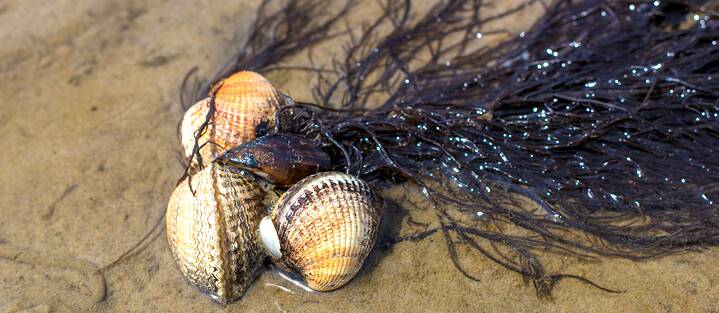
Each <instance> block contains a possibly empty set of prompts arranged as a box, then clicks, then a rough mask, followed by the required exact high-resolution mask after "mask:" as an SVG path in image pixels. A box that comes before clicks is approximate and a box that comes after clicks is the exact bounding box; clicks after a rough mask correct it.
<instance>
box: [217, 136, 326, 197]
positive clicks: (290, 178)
mask: <svg viewBox="0 0 719 313" xmlns="http://www.w3.org/2000/svg"><path fill="white" fill-rule="evenodd" d="M218 162H224V163H226V164H228V165H231V166H235V167H238V168H241V169H246V170H248V171H250V172H252V173H254V174H256V175H258V176H260V177H262V178H264V179H266V180H268V181H269V182H271V183H274V184H278V185H281V186H289V185H292V184H294V183H296V182H298V181H299V180H301V179H303V178H305V177H307V176H310V175H312V174H315V173H317V172H320V171H322V170H328V169H329V168H330V165H331V161H330V157H329V156H328V155H327V153H325V152H324V151H322V149H320V148H319V147H317V146H316V145H314V144H313V143H312V141H310V140H307V139H305V138H302V137H300V136H296V135H290V134H271V135H266V136H262V137H260V138H257V139H255V140H253V141H250V142H247V143H244V144H241V145H239V146H237V147H235V148H232V149H230V150H228V151H227V152H226V153H225V154H224V155H222V156H220V157H218Z"/></svg>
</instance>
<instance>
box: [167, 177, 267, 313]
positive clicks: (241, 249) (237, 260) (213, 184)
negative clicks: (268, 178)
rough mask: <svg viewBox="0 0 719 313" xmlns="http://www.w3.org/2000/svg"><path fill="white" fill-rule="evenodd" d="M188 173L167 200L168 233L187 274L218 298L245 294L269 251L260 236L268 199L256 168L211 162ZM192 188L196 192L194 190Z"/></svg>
mask: <svg viewBox="0 0 719 313" xmlns="http://www.w3.org/2000/svg"><path fill="white" fill-rule="evenodd" d="M190 181H191V184H192V190H191V189H190V186H189V184H188V182H187V179H185V180H184V181H182V182H181V183H180V184H179V185H177V187H176V188H175V191H174V192H173V193H172V196H171V197H170V201H169V204H168V206H167V239H168V242H169V244H170V248H171V250H172V254H173V256H174V257H175V261H177V264H178V266H179V268H180V270H181V271H182V273H183V274H184V275H185V277H187V279H188V280H189V281H190V282H191V283H192V284H193V285H195V286H197V287H198V288H200V289H201V290H202V291H204V292H206V293H208V294H209V295H210V296H212V298H214V299H215V300H217V301H219V302H222V303H226V302H229V301H232V300H235V299H238V298H239V297H241V296H242V295H243V294H244V292H245V290H246V289H247V287H248V286H249V285H250V283H251V282H252V281H253V280H254V278H255V277H256V276H257V274H258V270H259V269H260V268H261V266H262V263H263V261H264V259H265V258H266V255H265V254H264V252H263V250H262V248H261V245H260V243H259V240H258V236H257V229H258V225H259V223H260V219H261V217H262V216H263V215H265V214H266V213H265V212H266V209H265V208H266V207H267V205H268V202H269V201H272V199H268V197H267V196H266V195H267V193H266V192H265V190H264V189H263V185H262V184H263V183H262V182H260V181H259V179H258V178H255V176H253V175H252V174H249V173H247V172H244V171H240V170H237V169H235V168H232V167H227V166H224V165H220V164H216V163H211V164H209V165H208V166H207V167H205V168H204V169H203V170H202V171H200V172H198V173H196V174H195V175H193V176H191V179H190ZM193 191H194V195H193Z"/></svg>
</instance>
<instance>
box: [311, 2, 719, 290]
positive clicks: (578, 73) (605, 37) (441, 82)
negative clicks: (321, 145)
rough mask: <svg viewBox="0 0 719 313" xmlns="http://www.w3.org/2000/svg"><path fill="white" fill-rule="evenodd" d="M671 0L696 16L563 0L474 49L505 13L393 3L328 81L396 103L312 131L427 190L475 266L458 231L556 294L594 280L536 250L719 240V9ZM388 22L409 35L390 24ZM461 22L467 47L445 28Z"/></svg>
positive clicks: (332, 86) (642, 252) (327, 101)
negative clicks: (560, 267)
mask: <svg viewBox="0 0 719 313" xmlns="http://www.w3.org/2000/svg"><path fill="white" fill-rule="evenodd" d="M671 5H672V6H673V8H672V9H673V11H674V10H676V9H677V8H676V6H680V8H684V9H685V10H686V11H687V12H692V13H691V14H690V15H689V16H688V18H690V19H696V21H694V22H693V23H690V24H689V25H686V23H684V24H680V23H677V24H672V23H668V22H667V21H665V20H666V17H667V16H668V15H669V14H671V12H673V11H666V10H665V9H666V8H667V7H665V6H663V5H662V4H661V3H660V4H659V5H658V6H656V5H654V3H653V2H647V3H628V2H606V1H582V2H576V3H575V2H570V1H559V2H557V3H555V4H553V5H552V6H551V7H549V8H548V9H547V12H546V13H545V15H544V17H543V18H542V19H541V20H540V21H538V22H537V23H536V24H535V25H534V26H533V27H532V28H531V30H530V31H528V32H526V33H524V34H521V35H519V36H517V37H516V38H514V39H510V40H507V41H505V42H502V43H500V44H498V45H495V46H492V47H486V48H479V49H471V48H467V46H469V45H467V46H463V45H462V44H461V43H463V42H465V41H467V40H476V38H477V37H480V36H478V35H476V34H477V33H482V31H483V29H482V25H483V24H484V23H486V21H487V20H488V19H492V18H495V17H487V18H482V19H478V18H473V17H476V16H478V15H479V14H476V13H477V11H478V10H481V9H482V7H483V3H482V2H481V1H445V2H442V3H441V4H439V5H437V6H436V7H435V8H434V9H433V10H431V12H430V13H429V14H427V15H426V16H424V17H421V18H418V19H412V20H410V19H406V18H405V16H409V15H411V14H410V13H408V10H410V9H411V8H410V6H409V2H407V3H405V4H404V5H398V4H397V3H387V5H386V6H385V7H384V9H385V13H386V14H384V15H383V16H381V17H380V18H379V20H377V22H376V23H374V24H373V23H370V24H369V25H371V26H369V27H367V28H365V29H363V31H362V35H361V37H353V38H352V41H351V43H350V44H349V46H348V48H347V49H346V57H345V59H344V60H339V61H337V62H335V69H336V73H337V74H336V75H335V79H334V80H332V79H331V78H328V76H329V75H328V74H327V73H325V72H318V76H319V77H321V79H320V80H319V81H324V82H327V83H325V84H323V85H320V86H319V87H318V88H317V91H316V101H317V102H318V103H320V104H322V105H325V106H332V105H333V103H332V101H333V99H340V100H339V101H340V103H341V107H342V108H349V109H356V108H365V109H369V108H371V107H372V106H376V103H370V102H369V99H370V97H371V96H373V95H375V94H386V95H388V96H387V98H386V101H385V102H384V103H382V104H381V105H379V107H378V108H376V109H374V110H370V111H368V112H365V113H363V114H355V115H349V114H336V113H329V112H321V113H316V114H314V117H313V118H312V119H309V120H308V122H307V124H306V128H304V129H303V132H305V133H308V134H310V135H315V136H317V138H320V139H323V141H327V143H326V144H325V145H326V146H327V147H328V148H330V149H332V147H333V146H336V145H335V144H334V143H330V142H329V140H330V139H331V140H332V141H333V142H339V143H340V144H341V145H342V146H343V147H344V149H343V150H344V151H345V152H341V153H340V152H337V153H336V154H337V155H341V154H345V153H349V154H350V155H349V156H346V157H345V159H351V160H353V164H352V166H351V167H352V168H347V170H348V171H349V172H351V173H355V174H359V175H360V176H361V177H364V178H367V179H370V180H374V181H376V180H377V179H380V180H381V179H387V178H397V177H400V178H402V179H407V180H409V181H411V182H413V183H415V184H417V185H418V186H420V190H421V191H422V193H423V195H424V196H425V197H427V198H428V199H429V200H430V202H431V203H433V205H434V207H435V208H442V209H438V210H439V216H440V218H439V219H440V221H441V227H440V230H441V231H442V232H443V233H445V237H446V238H447V244H448V247H449V248H450V255H451V256H452V260H453V262H454V263H455V265H457V268H458V269H459V270H460V271H461V272H462V273H463V274H465V275H466V276H468V277H470V278H471V277H472V276H471V275H469V274H468V273H466V271H465V270H464V269H463V268H462V266H461V264H460V263H459V260H458V259H457V257H456V253H455V252H454V251H455V250H454V248H453V246H454V244H455V243H456V242H457V240H458V241H459V242H462V243H463V244H467V245H469V246H470V247H472V248H473V249H475V250H476V251H477V252H479V253H480V254H482V255H485V256H487V257H490V259H492V260H493V261H495V262H498V263H500V264H502V265H504V266H505V267H507V268H508V269H511V270H513V271H516V272H520V273H522V274H523V275H525V277H528V278H530V279H531V281H532V282H533V284H534V286H535V287H536V289H537V292H538V294H539V295H540V296H546V295H548V294H549V292H550V291H551V289H552V287H553V285H554V284H555V283H556V281H558V280H560V279H562V278H569V277H572V278H578V279H583V278H581V277H575V276H571V275H563V274H555V275H550V274H547V273H546V272H545V270H544V269H543V267H542V266H541V262H540V261H539V259H538V257H537V255H536V252H535V251H536V250H537V249H545V250H550V251H554V252H558V253H566V252H576V253H579V254H588V255H606V256H619V257H626V258H631V259H644V258H649V257H654V256H660V255H666V254H670V253H676V252H680V251H685V250H688V249H697V248H701V247H704V246H706V245H715V244H717V243H719V217H718V216H719V212H718V209H717V205H716V204H715V203H714V201H716V199H719V185H718V184H719V183H718V182H719V172H718V171H719V161H717V159H716V157H715V155H716V152H717V149H718V148H717V147H718V146H719V131H718V129H719V124H718V121H719V109H718V106H719V100H718V99H719V84H718V83H717V80H718V79H719V78H718V77H719V75H718V74H719V73H718V72H719V51H718V50H719V46H717V43H716V42H717V41H719V36H718V35H717V34H719V23H717V21H716V15H714V14H711V13H710V12H701V11H698V10H700V8H701V6H699V5H695V4H692V3H684V2H677V1H673V2H672V3H671ZM512 12H513V11H511V10H510V11H509V12H508V14H511V13H512ZM694 14H696V17H695V16H694ZM378 23H391V24H392V25H393V31H392V32H391V33H389V34H380V33H379V31H378V32H377V33H373V30H374V29H379V28H380V27H379V26H374V25H376V24H378ZM452 32H454V34H455V35H458V36H463V37H462V38H463V39H462V40H461V41H460V44H456V43H455V44H452V43H444V42H443V40H444V38H448V37H451V36H449V35H452V34H451V33H452ZM466 34H469V36H466ZM483 34H485V33H483ZM472 35H474V36H472ZM427 51H429V56H430V57H429V58H425V59H419V57H417V56H418V55H419V54H420V53H421V52H427ZM335 93H341V95H340V96H337V95H335ZM320 126H321V127H320ZM320 128H321V129H329V133H328V132H327V131H320ZM338 159H342V158H338ZM337 164H338V167H340V168H342V167H344V166H345V165H344V164H345V162H340V161H338V163H337ZM428 181H443V182H451V184H429V183H427V182H428ZM517 195H521V197H519V198H521V199H517V198H518V197H517ZM528 201H529V202H532V203H533V205H532V206H530V205H528V204H527V202H528ZM532 207H535V208H538V209H531V208H532ZM456 215H460V216H462V215H463V217H464V218H463V219H461V218H455V217H452V216H456ZM476 215H481V216H482V218H481V220H482V222H481V223H479V222H476V219H474V220H473V219H471V218H468V217H469V216H476ZM512 227H513V228H519V229H520V231H521V234H522V235H516V234H509V233H507V232H506V231H505V230H507V229H509V228H512ZM452 233H453V234H456V235H457V236H456V237H452V236H450V235H451V234H452ZM453 238H454V239H453ZM482 239H484V242H490V243H491V247H487V245H485V246H481V245H480V244H479V243H477V242H478V240H482Z"/></svg>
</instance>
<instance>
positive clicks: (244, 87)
mask: <svg viewBox="0 0 719 313" xmlns="http://www.w3.org/2000/svg"><path fill="white" fill-rule="evenodd" d="M218 86H219V87H218V88H217V90H216V92H215V111H214V113H213V114H212V116H211V118H210V120H209V123H208V125H207V128H206V129H205V131H204V132H203V133H202V135H201V137H200V140H199V141H198V144H199V145H203V144H205V143H207V142H210V143H207V144H205V146H204V147H203V148H202V149H201V150H200V155H201V156H202V161H203V164H208V163H210V162H211V161H212V160H213V159H214V158H215V157H217V156H218V155H220V154H222V153H223V152H225V150H227V149H230V148H232V147H234V146H237V145H239V144H242V143H245V142H248V141H250V140H253V139H255V136H256V134H257V132H258V131H260V132H263V131H267V130H269V129H271V128H272V127H274V125H275V113H277V110H278V109H279V106H280V105H282V104H283V103H285V102H286V100H287V99H288V98H287V97H286V96H284V95H282V94H281V93H279V92H278V91H277V90H275V88H274V87H272V84H270V82H269V81H268V80H267V79H266V78H264V77H263V76H262V75H260V74H257V73H255V72H249V71H242V72H237V73H235V74H233V75H232V76H230V77H228V78H226V79H225V80H223V81H221V82H220V83H218ZM209 109H210V98H209V97H208V98H206V99H204V100H201V101H199V102H197V103H196V104H194V105H193V106H192V107H190V108H189V109H188V110H187V112H185V115H184V117H183V119H182V123H181V124H180V141H181V142H182V146H183V149H184V154H185V157H186V158H188V159H189V158H190V157H191V155H192V151H193V148H194V146H195V135H196V132H197V130H198V129H199V128H200V126H201V125H202V124H203V123H205V121H206V120H207V113H208V111H209Z"/></svg>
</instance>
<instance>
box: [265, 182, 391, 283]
mask: <svg viewBox="0 0 719 313" xmlns="http://www.w3.org/2000/svg"><path fill="white" fill-rule="evenodd" d="M381 203H382V201H381V200H380V198H379V197H378V196H377V195H376V194H375V193H374V192H373V191H372V189H371V188H370V186H369V185H367V183H365V182H364V181H362V180H360V179H358V178H356V177H354V176H350V175H347V174H343V173H338V172H323V173H319V174H315V175H313V176H310V177H307V178H305V179H303V180H301V181H300V182H298V183H297V184H296V185H294V186H293V187H292V188H290V189H289V190H288V191H287V192H286V193H284V194H283V195H282V197H280V200H278V202H277V204H276V205H275V208H274V209H273V212H272V218H271V219H272V220H271V222H272V223H271V224H270V220H269V219H268V218H265V219H263V221H262V224H261V226H260V233H261V236H262V240H263V243H264V244H265V247H266V249H267V250H268V252H269V254H270V255H272V256H273V257H274V258H276V259H275V260H273V261H275V263H276V264H277V265H279V266H280V267H285V268H289V269H292V270H296V271H297V272H298V273H299V274H300V275H301V276H302V277H303V278H304V280H305V282H306V283H307V285H308V286H309V287H310V288H312V289H314V290H319V291H330V290H334V289H337V288H339V287H341V286H343V285H344V284H346V283H347V282H349V281H350V280H351V279H352V278H353V277H354V276H355V275H356V274H357V272H358V271H359V270H360V268H361V267H362V264H363V263H364V260H365V258H367V256H368V255H369V253H370V251H371V250H372V247H373V245H374V243H375V241H376V239H377V233H378V229H379V222H380V211H381Z"/></svg>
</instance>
